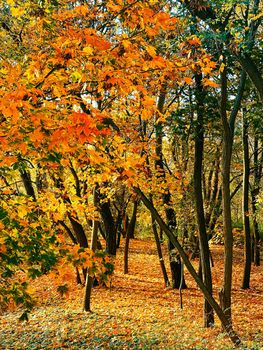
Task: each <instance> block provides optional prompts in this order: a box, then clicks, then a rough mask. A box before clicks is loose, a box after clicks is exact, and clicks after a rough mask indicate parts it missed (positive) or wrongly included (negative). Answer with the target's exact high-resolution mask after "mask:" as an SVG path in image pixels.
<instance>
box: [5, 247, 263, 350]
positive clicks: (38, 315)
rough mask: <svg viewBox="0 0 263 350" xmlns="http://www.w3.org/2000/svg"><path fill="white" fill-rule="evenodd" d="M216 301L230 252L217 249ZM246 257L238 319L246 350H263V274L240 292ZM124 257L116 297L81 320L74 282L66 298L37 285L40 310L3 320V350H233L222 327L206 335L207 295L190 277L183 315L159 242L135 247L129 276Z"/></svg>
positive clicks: (99, 295)
mask: <svg viewBox="0 0 263 350" xmlns="http://www.w3.org/2000/svg"><path fill="white" fill-rule="evenodd" d="M212 256H213V259H214V264H215V267H214V268H213V278H214V282H215V288H214V293H215V295H216V294H217V292H218V289H219V287H220V285H221V283H222V272H223V248H222V247H221V246H213V247H212ZM242 260H243V254H242V250H240V249H237V248H235V256H234V262H235V263H234V276H233V277H234V280H233V319H234V328H235V329H236V330H237V331H238V333H239V334H240V336H241V337H242V339H243V340H244V343H245V344H246V346H247V347H246V349H257V350H258V349H263V334H262V330H263V276H262V267H257V268H256V267H254V266H253V267H252V277H251V289H250V290H246V291H245V290H241V289H240V285H241V278H242V270H243V264H242ZM195 264H197V262H195ZM122 266H123V255H122V250H121V251H120V252H119V254H118V257H117V260H116V268H115V274H114V277H113V280H112V287H111V289H107V288H105V287H96V288H94V289H93V292H92V310H93V312H92V313H83V312H82V295H83V288H81V287H79V286H76V285H75V284H74V281H73V282H72V287H71V291H70V294H69V296H67V297H66V298H65V297H63V298H62V297H60V296H59V295H58V294H57V293H56V291H55V290H56V288H55V287H54V286H53V285H52V284H51V282H50V279H48V277H47V276H45V277H42V278H41V279H39V280H37V281H35V282H34V284H35V285H34V288H35V290H36V291H37V293H38V300H39V303H38V306H37V307H36V308H35V309H34V310H33V312H32V314H31V315H30V319H29V321H28V322H19V321H18V317H19V315H20V314H21V311H13V312H11V311H9V312H7V313H4V314H3V315H1V317H0V345H1V346H0V348H1V349H10V350H11V349H12V350H13V349H21V350H22V349H28V350H29V349H76V350H77V349H79V350H80V349H192V350H193V349H196V350H197V349H198V350H201V349H216V350H217V349H218V350H220V349H222V350H223V349H232V345H231V343H230V341H229V340H228V338H227V337H226V336H225V335H224V334H223V333H222V332H221V328H220V324H219V321H218V319H216V325H215V327H214V328H213V329H209V330H207V329H204V328H203V327H202V295H201V292H200V291H199V290H198V288H197V287H196V284H195V282H194V281H193V280H192V279H191V277H190V276H189V274H188V273H187V272H186V282H187V285H188V287H189V288H188V289H187V290H183V309H182V310H181V309H180V302H179V293H178V291H177V290H171V289H164V288H163V281H162V277H161V273H160V268H159V263H158V258H157V255H156V250H155V244H154V242H151V241H148V240H144V241H142V240H132V241H131V252H130V260H129V274H128V275H124V274H123V272H122Z"/></svg>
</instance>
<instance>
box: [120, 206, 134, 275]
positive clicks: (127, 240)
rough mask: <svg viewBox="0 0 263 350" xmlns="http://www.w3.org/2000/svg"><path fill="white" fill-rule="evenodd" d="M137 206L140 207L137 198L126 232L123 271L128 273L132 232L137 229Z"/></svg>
mask: <svg viewBox="0 0 263 350" xmlns="http://www.w3.org/2000/svg"><path fill="white" fill-rule="evenodd" d="M137 208H138V201H137V200H135V201H134V204H133V211H132V216H131V220H130V222H129V225H128V228H127V232H126V238H125V246H124V268H123V273H124V274H126V273H128V272H129V267H128V259H129V243H130V238H131V235H132V232H133V231H134V229H135V224H136V215H137Z"/></svg>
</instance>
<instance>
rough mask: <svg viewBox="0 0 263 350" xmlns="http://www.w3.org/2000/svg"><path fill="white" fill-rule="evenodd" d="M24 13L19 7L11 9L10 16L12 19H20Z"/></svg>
mask: <svg viewBox="0 0 263 350" xmlns="http://www.w3.org/2000/svg"><path fill="white" fill-rule="evenodd" d="M24 13H25V10H24V9H22V8H19V7H11V14H12V16H14V17H21V16H23V14H24Z"/></svg>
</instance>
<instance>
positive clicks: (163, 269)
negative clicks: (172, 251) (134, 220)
mask: <svg viewBox="0 0 263 350" xmlns="http://www.w3.org/2000/svg"><path fill="white" fill-rule="evenodd" d="M152 230H153V234H154V239H155V243H156V248H157V253H158V258H159V262H160V267H161V270H162V274H163V280H164V285H165V287H170V281H169V277H168V274H167V271H166V267H165V264H164V259H163V253H162V247H161V243H160V239H159V235H158V231H157V227H156V221H155V219H154V218H153V216H152Z"/></svg>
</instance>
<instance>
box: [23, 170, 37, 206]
mask: <svg viewBox="0 0 263 350" xmlns="http://www.w3.org/2000/svg"><path fill="white" fill-rule="evenodd" d="M20 175H21V178H22V181H23V185H24V187H25V190H26V194H27V195H28V196H30V197H32V198H33V200H34V201H36V194H35V191H34V188H33V185H32V180H31V175H30V172H29V171H26V170H20Z"/></svg>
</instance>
